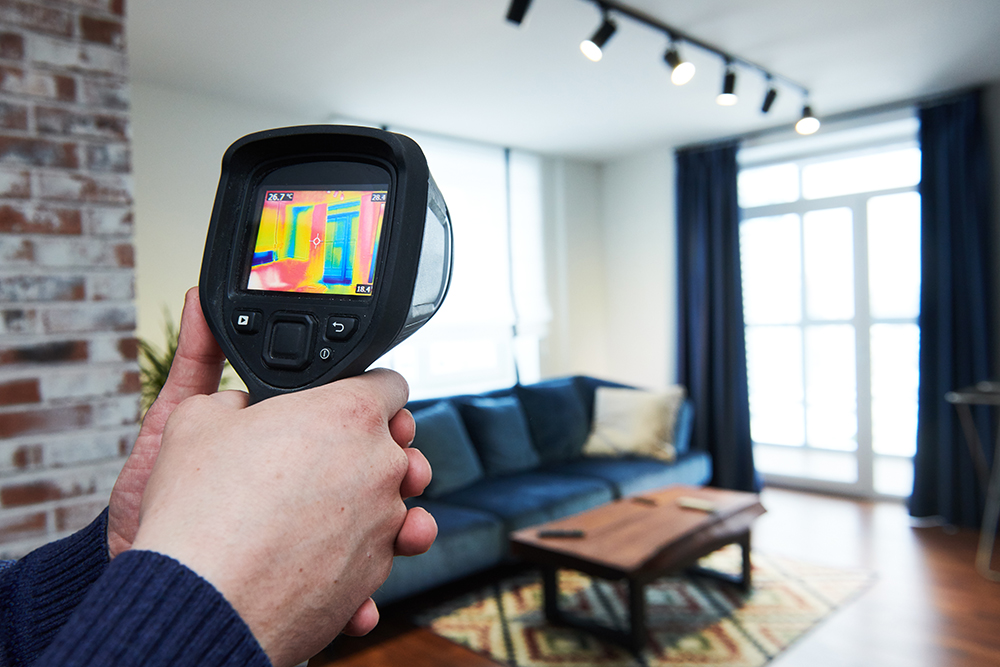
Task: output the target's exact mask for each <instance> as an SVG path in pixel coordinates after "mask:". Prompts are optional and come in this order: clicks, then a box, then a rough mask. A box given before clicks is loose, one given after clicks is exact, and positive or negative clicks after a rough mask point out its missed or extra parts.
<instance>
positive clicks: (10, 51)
mask: <svg viewBox="0 0 1000 667" xmlns="http://www.w3.org/2000/svg"><path fill="white" fill-rule="evenodd" d="M0 58H3V59H5V60H24V37H22V36H21V35H18V34H15V33H12V32H0Z"/></svg>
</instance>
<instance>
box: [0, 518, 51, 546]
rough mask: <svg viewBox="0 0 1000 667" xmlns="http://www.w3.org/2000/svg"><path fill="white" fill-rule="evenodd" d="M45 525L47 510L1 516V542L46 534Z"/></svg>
mask: <svg viewBox="0 0 1000 667" xmlns="http://www.w3.org/2000/svg"><path fill="white" fill-rule="evenodd" d="M45 526H46V519H45V512H34V513H33V514H28V515H26V516H19V517H16V518H11V517H3V518H0V544H3V543H7V542H16V541H18V540H24V539H28V538H32V537H41V536H43V535H44V534H45Z"/></svg>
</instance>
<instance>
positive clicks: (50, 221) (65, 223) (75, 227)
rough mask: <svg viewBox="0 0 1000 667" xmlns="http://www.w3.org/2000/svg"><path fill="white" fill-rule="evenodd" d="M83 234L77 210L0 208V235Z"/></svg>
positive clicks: (79, 214)
mask: <svg viewBox="0 0 1000 667" xmlns="http://www.w3.org/2000/svg"><path fill="white" fill-rule="evenodd" d="M82 232H83V214H82V213H81V212H80V210H79V209H71V208H45V207H41V208H36V209H25V208H23V207H16V206H0V233H4V234H71V235H79V234H81V233H82Z"/></svg>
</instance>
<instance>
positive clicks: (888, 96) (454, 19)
mask: <svg viewBox="0 0 1000 667" xmlns="http://www.w3.org/2000/svg"><path fill="white" fill-rule="evenodd" d="M508 4H509V0H283V1H278V0H129V2H128V5H127V7H128V13H129V15H128V39H129V57H130V63H131V71H132V78H133V80H134V81H136V82H139V83H148V84H152V85H157V86H162V87H168V88H176V89H181V90H188V91H192V92H198V93H203V94H210V95H215V96H220V97H223V98H227V99H230V100H232V101H235V102H239V103H245V104H253V105H261V106H263V107H267V108H270V109H276V110H287V111H288V112H289V115H290V117H295V118H315V119H316V120H317V121H322V120H325V119H328V118H331V117H335V116H341V117H349V118H356V119H359V120H366V121H369V122H373V123H386V124H393V125H396V126H401V127H406V128H411V129H421V130H426V131H432V132H437V133H442V134H446V135H451V136H459V137H465V138H471V139H478V140H483V141H488V142H490V143H495V144H501V145H507V146H513V147H520V148H528V149H533V150H537V151H540V152H543V153H548V154H558V155H567V156H573V157H580V158H586V159H594V160H604V159H610V158H614V157H615V156H619V155H623V154H628V153H632V152H635V151H638V150H642V149H643V148H645V147H648V146H651V145H658V144H665V145H680V144H685V143H691V142H695V141H704V140H709V139H712V138H718V137H723V136H730V135H734V134H737V133H743V132H746V131H750V130H754V129H760V128H767V127H772V126H776V125H782V124H786V123H790V122H792V121H793V120H794V119H795V118H796V116H797V115H798V113H799V112H800V110H801V104H802V101H801V99H800V97H799V95H798V94H797V93H796V92H794V91H793V90H792V89H784V90H782V94H780V95H779V98H778V101H777V103H776V104H775V106H774V108H773V109H772V111H771V113H770V114H768V115H767V116H764V115H762V114H761V113H760V103H761V100H762V98H763V95H764V82H763V80H762V79H761V77H760V76H759V75H758V74H756V73H754V72H752V71H750V70H746V71H741V73H740V76H739V79H738V82H737V93H738V94H740V96H741V98H740V103H739V104H738V105H737V106H735V107H730V108H723V107H719V106H717V105H716V104H715V102H714V98H715V95H716V94H717V93H718V90H719V87H720V85H721V76H722V63H721V62H720V61H719V60H718V59H717V58H716V57H715V56H711V55H709V54H706V53H704V52H700V51H697V50H695V49H692V48H688V49H683V47H682V55H684V56H685V57H686V58H687V59H688V60H691V61H692V62H694V63H695V64H696V65H697V67H698V74H697V75H696V77H695V80H694V81H692V82H691V83H690V84H688V85H687V86H684V87H675V86H673V85H672V84H671V83H670V80H669V71H668V70H667V68H666V67H665V66H664V64H663V62H662V55H663V52H664V50H665V47H666V40H665V38H664V36H663V35H662V34H661V33H659V32H656V31H653V30H650V29H649V28H647V27H645V26H643V25H640V24H638V23H635V22H633V21H631V20H629V19H628V18H625V17H621V18H620V19H619V20H618V24H619V29H618V32H617V33H616V34H615V36H614V37H613V38H612V39H611V41H610V42H609V43H608V44H607V47H606V49H605V57H604V59H603V60H602V61H601V62H600V63H591V62H590V61H588V60H586V59H585V58H584V57H583V56H582V54H581V53H580V51H579V49H578V44H579V42H580V40H581V39H582V38H584V37H586V36H588V35H589V34H590V33H592V32H593V31H594V29H595V28H596V27H597V24H598V23H599V19H600V14H599V12H598V10H597V8H596V6H595V5H594V4H593V3H591V2H587V1H584V0H533V2H532V3H531V6H530V8H529V11H528V15H527V20H526V21H525V22H524V24H523V25H521V26H520V27H517V26H514V25H512V24H510V23H508V22H507V21H506V20H505V19H504V17H505V15H506V12H507V7H508ZM624 4H627V5H629V6H632V7H634V8H636V9H639V10H641V11H644V12H646V13H648V14H650V15H653V16H655V17H657V18H659V19H660V20H661V21H664V22H666V23H668V24H671V25H673V26H676V27H677V28H680V29H681V30H683V31H685V32H687V33H689V34H691V35H692V36H694V37H697V38H699V39H701V40H703V41H705V42H708V43H710V44H714V45H716V46H718V47H720V48H722V49H723V50H726V51H729V52H731V53H733V54H736V55H738V56H740V57H741V58H745V59H747V60H750V61H753V62H756V63H758V64H760V65H763V66H764V67H766V68H768V69H770V70H773V71H774V72H776V73H778V74H780V75H782V76H785V77H788V78H790V79H792V80H795V81H797V82H799V83H801V84H803V85H805V86H807V87H808V88H809V89H810V90H811V91H812V105H813V107H814V110H815V111H816V112H817V114H818V115H820V116H822V115H823V114H833V113H838V112H843V111H848V110H853V109H859V108H865V107H870V106H873V105H880V104H884V103H890V102H895V101H899V100H905V99H910V98H915V97H922V96H926V95H930V94H935V93H939V92H942V91H948V90H953V89H956V88H960V87H965V86H969V85H973V84H980V83H985V82H992V81H997V80H1000V38H998V35H1000V1H998V0H951V1H946V0H828V1H822V2H821V1H818V0H624Z"/></svg>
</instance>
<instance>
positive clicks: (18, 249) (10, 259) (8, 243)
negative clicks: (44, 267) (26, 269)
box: [0, 235, 35, 266]
mask: <svg viewBox="0 0 1000 667" xmlns="http://www.w3.org/2000/svg"><path fill="white" fill-rule="evenodd" d="M34 261H35V244H34V243H32V242H31V241H29V240H28V239H19V238H16V237H6V238H5V237H3V236H2V235H0V265H2V264H19V265H22V266H23V265H25V264H31V263H33V262H34Z"/></svg>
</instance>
